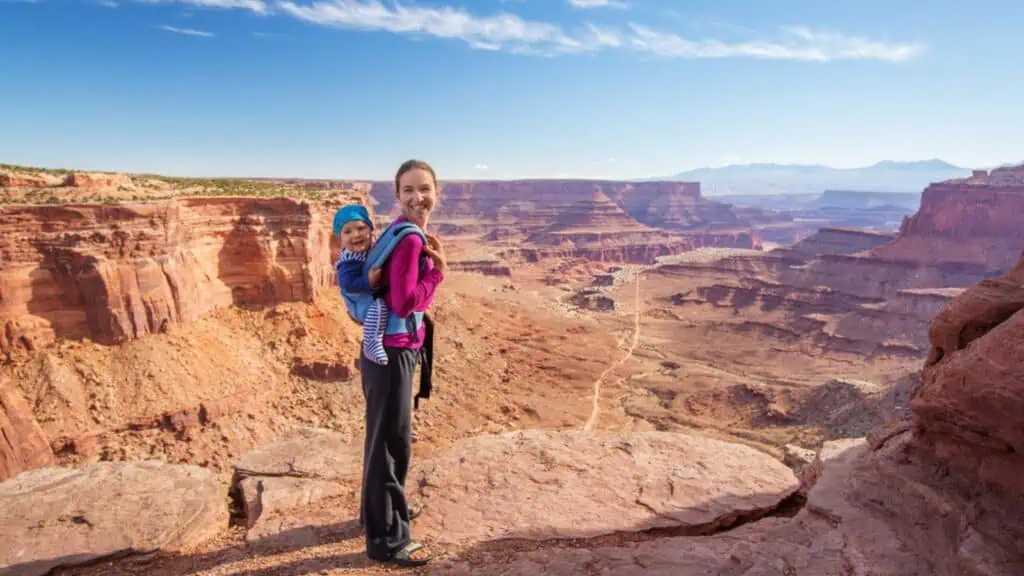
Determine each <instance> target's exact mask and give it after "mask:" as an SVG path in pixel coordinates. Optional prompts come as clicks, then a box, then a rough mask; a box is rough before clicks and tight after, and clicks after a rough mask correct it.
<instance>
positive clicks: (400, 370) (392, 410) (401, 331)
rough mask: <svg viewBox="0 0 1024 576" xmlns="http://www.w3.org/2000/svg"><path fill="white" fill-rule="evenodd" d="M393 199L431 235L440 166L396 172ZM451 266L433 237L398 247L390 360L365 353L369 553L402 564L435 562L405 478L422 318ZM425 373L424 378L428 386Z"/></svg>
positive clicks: (415, 164) (392, 269)
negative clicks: (416, 535)
mask: <svg viewBox="0 0 1024 576" xmlns="http://www.w3.org/2000/svg"><path fill="white" fill-rule="evenodd" d="M395 195H396V196H397V197H398V205H399V208H400V209H401V216H400V217H399V218H398V219H397V220H396V222H400V221H409V222H413V223H415V224H417V225H418V226H419V227H420V229H422V230H423V231H424V233H426V232H427V224H428V222H429V220H430V214H431V213H432V212H433V211H434V207H435V205H436V204H437V200H438V190H437V176H436V174H435V172H434V169H433V168H431V167H430V165H429V164H427V163H426V162H422V161H419V160H409V161H407V162H405V163H404V164H402V165H401V167H399V168H398V172H397V173H396V174H395ZM447 268H448V264H447V260H446V257H445V253H444V246H443V245H442V243H441V240H440V239H439V238H437V237H436V236H433V235H431V234H427V244H426V245H424V243H423V240H422V239H421V238H420V237H419V236H417V235H415V234H409V235H408V236H406V237H404V238H403V239H402V240H401V241H400V242H399V243H398V245H397V246H396V247H395V249H394V252H392V254H391V257H390V258H388V260H387V262H386V263H385V264H384V267H383V274H382V276H383V278H384V279H385V286H386V293H385V296H384V300H385V302H386V303H387V305H388V308H389V309H390V311H391V312H390V316H389V318H388V327H387V330H386V331H385V334H384V341H383V342H384V350H385V352H386V353H387V357H388V363H387V365H384V366H381V365H379V364H377V363H374V362H373V361H371V360H370V359H368V358H367V357H366V355H365V354H362V355H360V358H359V368H360V371H361V372H362V379H363V396H364V397H365V398H366V444H365V447H364V456H363V491H362V500H363V501H362V510H361V512H362V519H363V522H364V528H365V530H366V555H367V556H368V557H370V558H371V559H374V560H379V561H382V562H393V563H395V564H399V565H403V566H418V565H422V564H426V563H427V562H429V561H430V559H431V555H430V553H429V551H428V550H427V549H426V547H424V546H423V544H421V543H419V542H415V541H413V540H411V537H410V531H409V520H410V514H409V504H408V502H407V501H406V499H405V477H406V474H407V472H408V470H409V459H410V456H411V453H412V439H411V436H410V430H411V424H412V379H413V374H414V372H415V370H416V365H417V364H418V363H419V361H420V356H421V350H422V348H423V345H424V342H425V341H427V340H428V337H430V336H432V334H429V332H428V328H429V326H428V323H429V320H428V319H426V318H425V316H424V313H425V312H426V311H427V309H428V308H429V307H430V303H431V301H432V300H433V298H434V291H435V290H436V289H437V286H438V285H439V284H441V282H442V281H443V280H444V274H445V272H446V271H447ZM426 368H427V367H426V366H424V380H425V381H429V375H428V374H427V372H428V371H427V370H426ZM421 386H422V384H421ZM428 386H429V384H428ZM427 394H429V390H428V391H427ZM421 395H423V390H422V388H421Z"/></svg>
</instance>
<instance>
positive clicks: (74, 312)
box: [0, 198, 365, 353]
mask: <svg viewBox="0 0 1024 576" xmlns="http://www.w3.org/2000/svg"><path fill="white" fill-rule="evenodd" d="M356 200H357V201H358V198H357V199H356ZM363 200H364V201H365V198H364V199H363ZM330 212H331V207H330V206H328V205H327V204H309V203H306V202H298V201H295V200H290V199H287V198H176V199H172V200H166V201H162V202H155V203H148V204H120V205H96V204H91V205H64V206H38V205H37V206H6V207H3V208H0V227H2V228H3V230H4V235H3V238H2V239H0V253H2V254H3V257H4V261H3V267H2V268H0V326H3V330H4V331H3V333H2V334H0V345H2V348H3V351H4V352H6V353H10V352H11V351H12V350H14V349H16V348H20V347H32V346H35V345H38V344H39V343H42V342H46V341H50V340H52V339H54V338H55V337H66V338H86V337H87V338H91V339H93V340H95V341H97V342H101V343H114V342H121V341H124V340H126V339H131V338H137V337H140V336H143V335H145V334H151V333H157V332H162V331H166V330H168V329H169V328H170V327H172V326H174V325H177V324H180V323H184V322H189V321H191V320H194V319H196V318H198V317H199V316H201V315H202V314H204V313H206V312H208V311H209V310H211V309H213V308H216V307H219V306H226V305H230V304H236V305H242V306H259V305H265V304H274V303H277V302H287V301H311V300H312V299H313V298H314V295H315V293H316V290H317V289H318V288H320V287H323V286H327V285H329V284H330V283H331V282H333V281H334V280H333V273H332V270H331V265H330V254H329V248H328V246H329V242H328V237H329V236H330Z"/></svg>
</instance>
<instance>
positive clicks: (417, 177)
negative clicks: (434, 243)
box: [397, 168, 437, 224]
mask: <svg viewBox="0 0 1024 576" xmlns="http://www.w3.org/2000/svg"><path fill="white" fill-rule="evenodd" d="M397 195H398V204H399V206H401V209H402V216H405V217H406V218H408V219H409V220H412V221H413V222H418V223H420V224H423V223H425V222H426V221H427V218H429V217H430V213H431V212H433V211H434V205H435V204H437V188H436V187H435V186H434V178H433V177H432V176H431V175H430V172H427V171H426V170H423V169H421V168H414V169H412V170H409V171H408V172H406V173H405V174H402V176H401V178H399V179H398V191H397Z"/></svg>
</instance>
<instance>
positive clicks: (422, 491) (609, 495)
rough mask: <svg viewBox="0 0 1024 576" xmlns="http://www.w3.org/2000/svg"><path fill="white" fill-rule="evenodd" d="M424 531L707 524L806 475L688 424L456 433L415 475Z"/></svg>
mask: <svg viewBox="0 0 1024 576" xmlns="http://www.w3.org/2000/svg"><path fill="white" fill-rule="evenodd" d="M410 480H411V482H410V484H411V486H410V488H412V492H413V496H412V497H413V498H414V499H416V500H417V501H419V502H421V503H422V504H423V505H424V514H423V517H422V518H421V519H420V520H418V521H417V525H416V527H415V530H416V534H417V535H423V536H426V537H428V538H430V539H431V540H433V541H435V542H439V543H452V544H459V545H465V544H466V543H474V542H482V541H488V540H497V539H503V538H519V539H529V540H543V539H558V538H588V537H595V536H601V535H605V534H611V533H615V532H639V531H643V530H649V529H652V528H668V527H671V528H683V529H686V530H687V531H692V533H708V532H712V531H714V530H716V529H719V528H721V527H725V526H729V525H731V524H733V523H735V522H736V521H737V520H741V519H748V518H751V517H757V516H760V515H762V514H764V513H766V512H769V511H771V510H773V509H775V508H776V507H778V506H779V504H780V503H781V502H782V501H784V500H785V499H786V498H788V497H789V496H790V495H792V494H793V493H794V492H796V490H797V488H798V487H799V482H798V480H797V479H796V477H795V476H794V474H793V472H792V471H791V470H790V469H789V468H788V467H786V466H785V465H784V464H783V463H782V462H780V461H778V460H776V459H775V458H772V457H771V456H768V455H767V454H764V453H761V452H758V451H756V450H754V449H753V448H749V447H747V446H742V445H739V444H730V443H727V442H722V441H720V440H715V439H712V438H706V437H702V436H692V435H689V434H682V433H670V432H645V433H635V434H628V435H624V436H610V435H600V434H590V433H584V432H579V431H569V432H556V431H548V430H524V431H519V432H512V433H508V434H501V435H496V436H480V437H476V438H470V439H467V440H464V441H462V442H459V443H458V444H456V445H455V446H453V447H452V448H451V449H450V450H448V451H447V452H445V453H444V454H441V455H439V456H437V457H435V458H432V459H429V460H427V461H425V462H424V463H423V464H422V465H421V466H419V467H418V468H417V470H415V471H414V472H413V473H412V474H411V476H410Z"/></svg>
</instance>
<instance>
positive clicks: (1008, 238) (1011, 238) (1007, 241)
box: [873, 182, 1024, 285]
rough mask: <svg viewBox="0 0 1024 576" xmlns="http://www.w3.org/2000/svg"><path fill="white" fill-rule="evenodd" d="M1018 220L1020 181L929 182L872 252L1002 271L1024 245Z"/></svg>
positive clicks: (1021, 217)
mask: <svg viewBox="0 0 1024 576" xmlns="http://www.w3.org/2000/svg"><path fill="white" fill-rule="evenodd" d="M1021 222H1024V184H1011V183H1009V182H1006V183H1000V184H993V183H987V182H986V183H982V184H968V183H963V182H941V183H937V184H932V185H931V186H929V187H928V188H926V189H925V191H924V193H923V194H922V196H921V208H920V210H918V211H917V213H916V214H914V215H913V216H911V217H909V218H906V219H905V220H904V222H903V225H902V226H901V228H900V232H899V235H898V236H897V238H896V239H895V240H894V241H893V242H891V243H890V244H887V245H884V246H880V247H879V248H877V249H875V250H874V251H873V255H874V256H875V257H877V258H884V259H891V260H910V261H915V262H920V263H925V264H932V265H936V266H942V265H947V264H948V265H982V266H983V270H984V273H985V275H991V274H1002V273H1005V272H1006V271H1007V270H1009V269H1010V267H1011V266H1013V264H1014V262H1016V261H1017V256H1018V255H1019V253H1020V250H1021V248H1022V247H1024V226H1022V225H1021ZM978 280H980V278H977V279H975V280H974V281H975V282H976V281H978ZM971 283H973V282H970V283H968V284H967V285H969V284H971Z"/></svg>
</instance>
